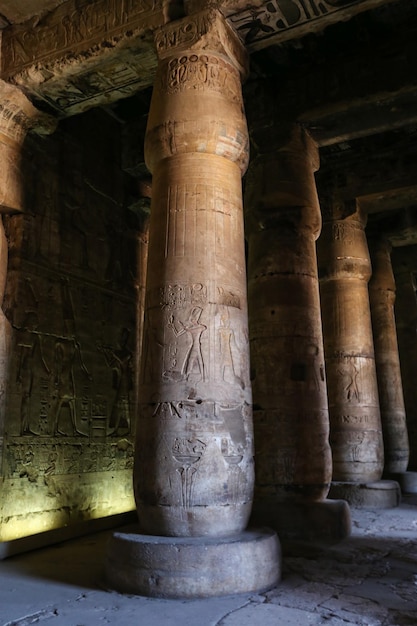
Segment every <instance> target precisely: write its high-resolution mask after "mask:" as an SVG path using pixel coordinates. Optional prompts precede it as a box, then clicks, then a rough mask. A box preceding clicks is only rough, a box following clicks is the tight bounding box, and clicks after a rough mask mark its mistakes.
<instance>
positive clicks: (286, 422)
mask: <svg viewBox="0 0 417 626" xmlns="http://www.w3.org/2000/svg"><path fill="white" fill-rule="evenodd" d="M273 147H274V150H273V152H272V154H271V153H268V154H266V155H261V156H259V157H258V158H257V159H256V160H255V161H254V163H253V164H252V165H251V169H250V177H249V178H248V184H247V188H248V193H247V205H246V208H247V212H248V218H247V223H248V230H249V233H250V235H249V309H250V338H251V372H252V385H253V393H254V427H255V439H256V489H257V495H258V496H259V497H261V498H262V497H263V496H275V497H276V498H277V499H278V500H281V501H285V500H288V499H290V500H294V499H295V500H300V501H308V500H312V501H314V500H321V499H323V498H325V497H326V495H327V492H328V489H329V484H330V480H331V455H330V448H329V443H328V436H329V423H328V407H327V396H326V382H325V374H324V355H323V341H322V329H321V316H320V302H319V287H318V277H317V260H316V249H315V239H316V238H317V236H318V234H319V232H320V227H321V216H320V208H319V204H318V198H317V192H316V188H315V182H314V170H315V169H317V166H318V155H317V149H316V147H315V145H314V144H313V142H312V140H311V139H310V137H309V136H308V135H307V133H305V132H304V131H303V130H302V129H301V128H299V127H296V126H294V127H293V128H292V130H291V133H290V136H289V137H287V138H286V139H285V140H284V141H283V142H282V143H278V144H277V145H275V143H274V146H273Z"/></svg>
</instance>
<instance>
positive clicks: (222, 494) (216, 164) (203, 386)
mask: <svg viewBox="0 0 417 626" xmlns="http://www.w3.org/2000/svg"><path fill="white" fill-rule="evenodd" d="M156 48H157V52H158V56H159V66H158V72H157V76H156V80H155V86H154V92H153V98H152V103H151V109H150V114H149V119H148V127H147V133H146V141H145V154H146V162H147V166H148V169H149V170H150V171H151V172H152V174H153V185H152V204H151V221H150V233H149V256H148V271H147V279H146V299H145V336H144V343H143V351H142V375H141V377H142V378H141V387H140V391H139V393H140V407H139V416H138V427H137V429H138V430H137V432H138V436H137V442H136V466H135V471H134V486H135V495H136V502H137V508H138V515H139V524H140V530H141V531H142V532H145V533H148V536H142V535H138V536H136V540H135V541H134V542H132V541H128V542H127V543H126V545H125V544H123V543H122V542H119V541H117V540H116V541H115V542H114V544H113V548H112V549H111V551H110V555H109V563H110V567H109V577H110V580H111V582H112V584H113V585H114V586H117V587H118V588H121V589H123V590H126V591H136V592H137V593H143V594H146V595H161V596H169V597H178V596H179V597H181V596H183V597H184V596H187V597H197V596H209V595H221V594H225V593H236V592H242V591H244V590H245V591H249V590H255V589H261V588H267V587H270V586H272V585H274V584H275V583H276V582H277V579H278V574H279V571H278V543H277V538H276V535H275V534H274V533H272V531H271V532H249V531H245V530H244V529H245V527H246V524H247V522H248V518H249V515H250V512H251V505H252V493H253V478H254V466H253V434H252V414H251V413H252V411H251V404H252V396H251V388H250V381H249V344H248V329H247V311H246V308H247V307H246V273H245V256H244V234H243V215H242V192H241V176H242V173H243V172H244V171H245V170H246V167H247V161H248V136H247V128H246V120H245V116H244V113H243V106H242V95H241V82H240V80H241V76H242V75H244V74H245V72H246V54H245V51H244V49H243V48H242V46H241V44H240V42H239V40H238V38H237V37H236V36H235V34H234V32H233V31H232V30H231V29H230V28H229V27H228V25H227V23H226V21H225V20H224V18H223V17H222V16H221V14H220V13H219V12H218V11H216V10H207V11H203V12H201V13H198V14H195V15H193V16H191V17H187V18H185V19H182V20H180V21H178V22H175V23H172V24H170V25H168V26H166V27H164V28H162V29H160V30H159V31H158V33H157V35H156ZM149 535H153V536H154V537H153V538H152V537H149ZM155 535H159V536H158V537H155ZM155 546H158V549H157V550H156V549H155ZM150 553H151V554H150ZM219 559H220V560H221V564H222V566H221V567H220V568H219V566H218V565H219ZM142 560H143V562H142ZM196 567H198V576H196V570H195V568H196ZM155 579H157V582H155Z"/></svg>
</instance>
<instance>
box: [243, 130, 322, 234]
mask: <svg viewBox="0 0 417 626" xmlns="http://www.w3.org/2000/svg"><path fill="white" fill-rule="evenodd" d="M266 137H267V135H265V150H264V151H263V150H262V151H261V152H260V153H259V154H258V156H256V157H255V159H254V160H253V161H252V163H251V165H250V169H249V172H248V176H247V179H246V203H245V205H246V210H247V217H248V225H249V227H251V225H252V227H254V229H255V230H257V229H261V230H262V229H263V228H267V227H268V228H272V227H274V225H275V226H276V227H279V228H280V229H282V228H284V229H287V228H290V229H293V228H295V229H297V230H298V229H306V230H309V231H312V232H313V233H314V234H315V236H316V237H317V236H318V234H319V233H320V229H321V214H320V206H319V199H318V196H317V190H316V185H315V180H314V172H315V171H316V170H317V168H318V166H319V155H318V149H317V146H316V144H315V143H314V141H313V139H312V138H311V137H310V135H309V134H308V132H307V131H306V130H305V129H304V128H303V127H301V126H299V125H298V124H293V125H291V126H288V127H284V128H282V129H278V130H277V131H276V132H272V133H271V137H270V141H269V143H268V142H267V140H266Z"/></svg>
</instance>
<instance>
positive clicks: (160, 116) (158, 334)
mask: <svg viewBox="0 0 417 626" xmlns="http://www.w3.org/2000/svg"><path fill="white" fill-rule="evenodd" d="M156 49H157V53H158V56H159V65H158V72H157V76H156V79H155V86H154V92H153V98H152V103H151V109H150V113H149V120H148V127H147V133H146V141H145V153H146V162H147V166H148V168H149V170H150V171H151V172H152V174H153V187H152V211H151V216H150V226H149V256H148V264H147V267H148V270H147V277H146V294H145V299H144V303H143V304H142V301H141V304H140V306H141V307H142V306H143V309H144V336H143V344H142V357H141V372H140V376H139V391H138V420H137V424H136V433H137V441H136V457H135V469H134V489H135V497H136V503H137V509H138V516H139V528H137V527H135V528H133V529H132V531H131V532H129V533H117V534H115V535H114V537H113V540H112V542H111V544H110V546H109V551H108V561H107V574H108V578H109V580H110V582H111V584H112V585H113V586H115V587H117V588H119V589H122V590H124V591H128V592H133V593H144V594H146V595H157V596H167V597H180V596H184V597H196V596H207V595H217V594H223V593H238V592H246V591H260V590H263V589H266V588H268V587H271V586H273V585H275V584H276V583H277V581H278V580H279V577H280V548H279V542H278V539H277V535H276V534H275V532H273V531H270V530H265V529H261V530H247V524H248V522H249V519H250V516H251V511H252V508H253V512H252V520H253V522H255V523H256V522H258V521H259V522H261V523H265V522H267V523H268V524H269V525H271V526H272V527H273V528H275V529H277V530H278V532H279V534H281V536H283V537H284V538H285V537H286V538H289V539H297V540H299V539H300V538H301V539H303V538H304V539H317V538H320V537H322V538H323V536H324V535H326V537H325V538H332V539H339V538H342V537H343V536H346V535H347V534H348V533H349V531H350V519H349V508H348V506H347V504H346V502H345V501H344V500H338V499H335V500H327V499H326V498H327V495H328V493H329V490H330V489H332V490H334V489H335V487H336V490H335V491H334V493H333V494H332V496H333V497H335V498H338V497H340V495H341V496H343V497H346V498H347V499H348V500H351V501H355V499H354V497H351V492H352V489H353V492H354V493H355V494H356V495H357V487H358V485H363V484H368V483H376V487H374V488H375V489H377V490H378V489H379V490H380V491H384V490H385V491H389V492H392V495H391V493H390V497H391V500H390V502H393V501H394V500H395V499H396V498H397V497H398V487H397V485H396V483H389V484H387V483H385V486H384V489H381V488H380V479H381V476H382V473H383V469H384V444H383V430H384V435H385V439H384V442H385V457H386V471H387V474H388V475H392V474H393V475H398V474H401V473H403V472H405V469H406V465H407V463H406V461H407V455H408V443H407V437H406V425H405V411H404V406H403V404H404V403H403V404H402V405H401V401H400V400H401V398H402V396H401V393H400V392H399V391H398V393H396V394H393V392H392V393H391V390H392V388H393V386H394V387H397V385H398V386H399V387H400V388H401V385H400V382H399V381H400V371H399V361H398V356H397V351H396V348H395V343H396V341H395V323H394V319H393V314H392V307H393V286H392V276H391V274H390V273H389V271H388V269H387V268H388V265H389V264H388V259H389V255H388V251H387V248H383V247H382V248H381V247H380V246H377V247H376V248H375V253H374V259H375V267H376V268H380V270H379V271H380V273H378V271H376V272H374V276H373V279H372V283H371V285H370V289H369V293H370V294H371V302H372V311H373V319H372V320H371V312H370V306H369V296H368V281H369V279H370V277H371V264H370V257H369V253H368V248H367V242H366V237H365V230H364V229H365V217H364V215H363V214H362V212H361V209H360V207H359V206H357V205H356V203H340V202H337V203H336V202H334V201H331V202H329V203H328V206H326V207H325V210H324V212H323V213H324V224H323V233H322V235H321V237H320V239H319V243H318V254H319V264H318V263H317V257H316V240H317V239H318V237H319V235H320V232H321V228H322V217H321V210H320V205H319V200H318V195H317V190H316V185H315V179H314V172H315V171H316V170H317V169H318V167H319V158H318V150H317V146H316V145H315V144H314V142H313V141H312V139H311V138H310V136H309V135H308V133H307V132H306V131H305V130H304V129H303V128H302V127H301V126H299V125H290V124H289V125H288V126H287V130H286V131H284V132H281V133H279V134H278V135H275V136H273V137H272V136H268V142H267V144H265V145H264V146H263V147H262V149H261V150H259V151H258V153H257V154H256V155H255V157H254V158H253V160H252V163H251V167H250V171H249V173H248V179H247V196H246V201H245V205H246V209H247V224H246V231H247V236H248V251H249V253H248V274H249V275H248V282H247V278H246V269H245V249H244V225H243V209H242V186H241V177H242V175H243V174H244V173H245V171H246V168H247V165H248V160H249V150H248V145H249V138H248V131H247V126H246V119H245V114H244V111H243V99H242V92H241V79H242V78H244V77H245V74H246V72H247V58H246V52H245V50H244V49H243V47H242V45H241V43H240V41H239V40H238V38H237V37H236V35H235V34H234V32H233V31H232V30H231V29H230V27H229V26H228V24H227V22H226V21H225V20H224V18H223V17H222V15H221V14H220V13H219V12H218V11H217V10H215V9H210V10H206V11H202V12H199V13H196V14H194V15H191V16H188V17H186V18H184V19H183V20H178V21H176V22H173V23H171V24H168V25H167V26H164V27H163V28H161V29H159V31H158V32H157V34H156ZM283 126H284V124H281V128H283ZM2 187H3V188H5V187H7V185H5V184H3V185H2ZM318 265H319V267H320V272H319V271H318ZM381 268H382V269H381ZM384 268H385V270H384ZM319 279H320V280H319ZM247 284H248V285H249V313H250V316H249V319H250V328H249V327H248V314H247V296H246V285H247ZM320 288H321V294H320ZM321 311H323V329H322V315H321ZM390 325H391V326H390ZM372 328H373V329H374V335H375V347H377V353H378V354H379V355H383V356H380V358H379V360H377V364H376V365H375V356H374V348H373V345H374V342H373V339H372ZM323 330H324V340H323ZM249 338H250V342H249ZM249 354H250V355H251V370H249V362H250V359H249ZM377 376H378V381H379V388H380V389H384V390H387V391H386V393H385V395H382V394H381V398H382V397H383V398H384V401H385V399H386V403H385V404H384V402H383V401H380V402H379V401H378V383H377ZM327 382H328V385H327ZM251 386H253V392H254V398H253V399H252V391H251ZM388 389H389V391H388ZM391 395H395V397H396V402H397V405H396V407H395V410H394V411H393V410H391V407H390V405H389V403H390V402H392V398H391ZM416 405H417V404H416ZM380 406H381V411H382V417H383V423H382V424H381V412H380ZM252 408H253V414H252ZM254 432H255V439H254V435H253V433H254ZM254 440H255V444H254ZM391 442H393V443H391ZM254 454H255V456H256V464H257V465H256V476H257V478H256V485H255V472H254ZM332 457H333V458H332ZM332 476H333V486H331V485H332ZM338 484H339V487H341V491H337V485H338ZM254 489H255V506H254V507H252V505H253V494H254ZM355 490H356V491H355ZM355 497H356V496H355ZM381 499H382V500H383V499H384V498H383V497H382V496H381ZM363 502H364V500H363V498H362V500H361V503H363ZM219 559H221V563H222V567H221V568H219V567H218V563H219ZM242 563H244V565H242Z"/></svg>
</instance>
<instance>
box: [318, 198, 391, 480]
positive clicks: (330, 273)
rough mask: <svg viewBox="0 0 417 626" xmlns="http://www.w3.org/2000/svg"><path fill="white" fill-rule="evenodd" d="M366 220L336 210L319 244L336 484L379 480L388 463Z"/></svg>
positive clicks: (349, 209)
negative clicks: (385, 460)
mask: <svg viewBox="0 0 417 626" xmlns="http://www.w3.org/2000/svg"><path fill="white" fill-rule="evenodd" d="M364 227H365V219H364V217H363V215H362V213H361V210H360V208H358V207H356V206H355V205H353V206H352V207H350V206H348V205H342V206H338V205H336V204H335V205H332V204H331V206H330V207H329V210H328V212H327V215H326V218H325V220H324V223H323V232H322V236H321V238H320V239H319V242H318V253H319V274H320V288H321V303H322V315H323V336H324V350H325V355H326V372H327V386H328V397H329V413H330V444H331V448H332V455H333V480H335V481H348V482H367V481H375V480H379V479H380V478H381V475H382V470H383V464H384V451H383V442H382V429H381V418H380V411H379V402H378V388H377V380H376V372H375V358H374V348H373V339H372V325H371V315H370V307H369V296H368V281H369V278H370V276H371V265H370V259H369V251H368V246H367V241H366V236H365V231H364Z"/></svg>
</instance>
